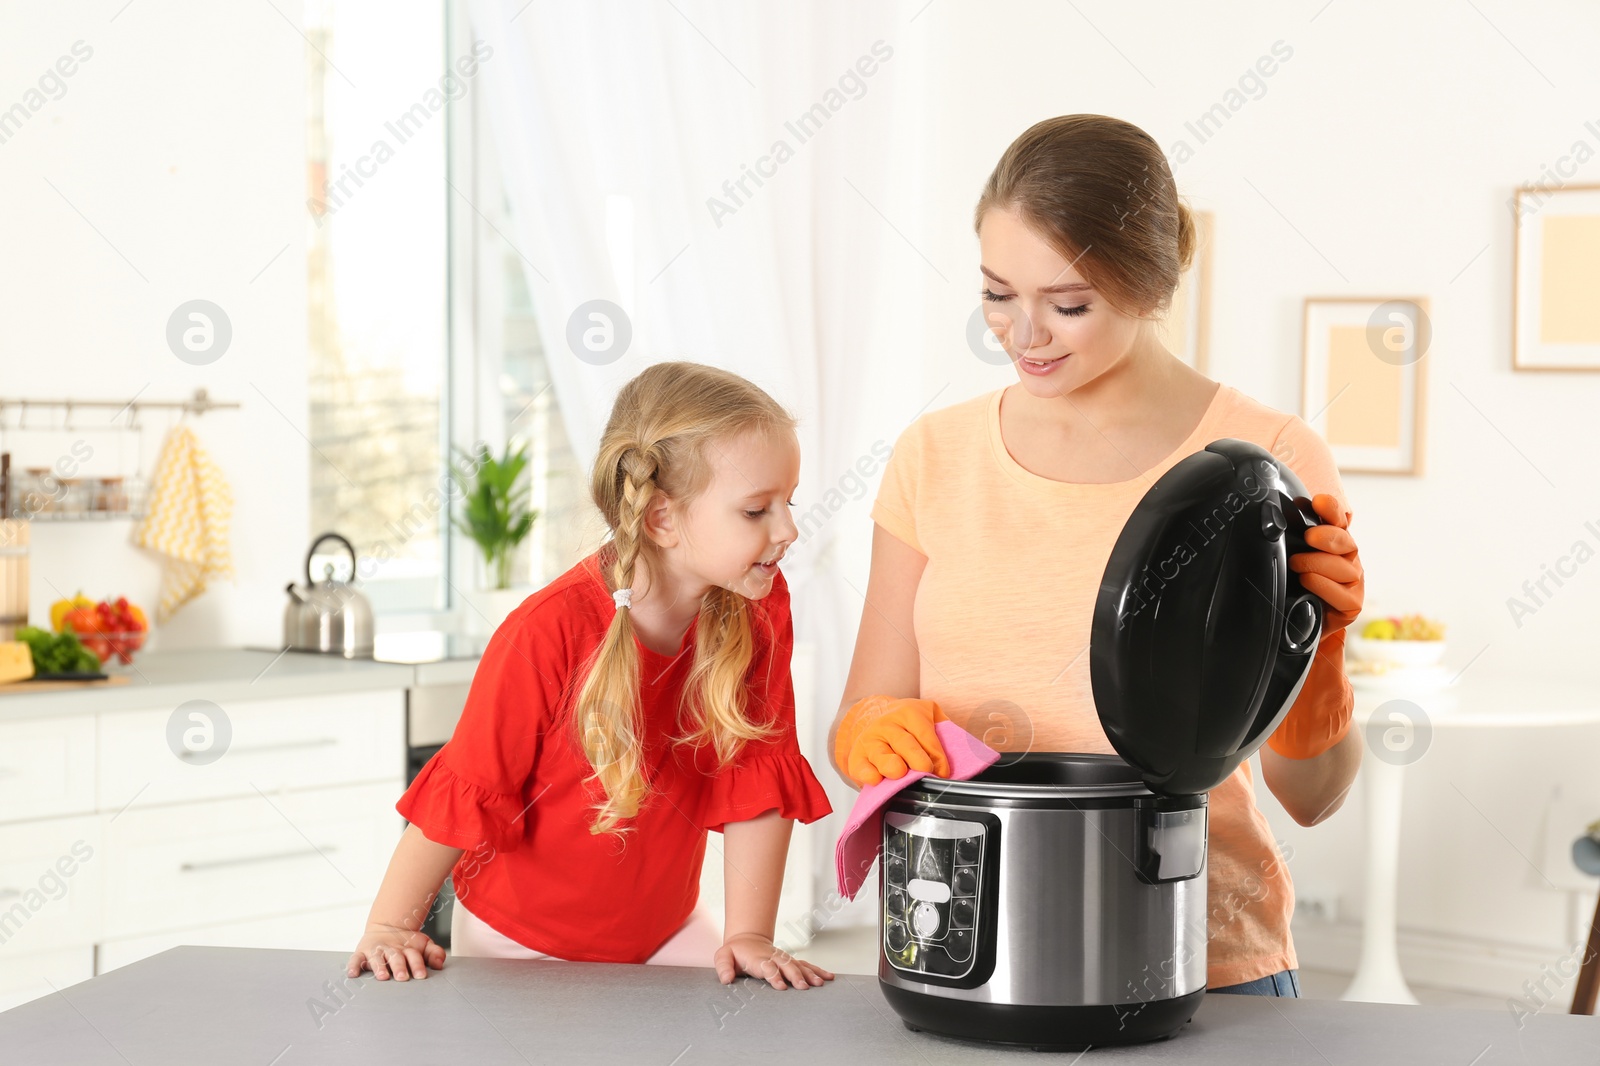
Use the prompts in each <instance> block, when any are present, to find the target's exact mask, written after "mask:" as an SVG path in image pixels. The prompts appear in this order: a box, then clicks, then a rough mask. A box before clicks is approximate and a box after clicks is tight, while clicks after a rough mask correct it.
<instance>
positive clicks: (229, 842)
mask: <svg viewBox="0 0 1600 1066" xmlns="http://www.w3.org/2000/svg"><path fill="white" fill-rule="evenodd" d="M398 795H399V789H398V785H394V786H389V785H357V786H352V787H348V788H324V789H315V790H312V791H308V792H280V793H262V794H261V795H256V796H248V797H242V798H239V799H229V800H218V801H216V802H212V803H186V804H179V805H177V806H172V807H152V808H147V809H139V808H134V809H131V810H129V811H127V812H126V813H124V814H123V815H122V816H121V817H120V818H118V819H117V820H116V821H115V822H111V823H110V824H108V825H107V826H106V831H105V861H104V870H105V881H106V886H107V888H108V891H107V893H106V897H105V935H106V936H107V937H125V936H135V935H138V934H142V933H155V932H161V931H164V930H169V929H182V928H185V927H188V926H199V925H210V924H213V923H216V922H225V921H230V920H236V919H244V918H258V917H264V916H268V915H272V914H282V913H284V912H285V911H292V910H306V909H309V908H311V907H319V906H329V905H334V904H346V903H359V902H361V901H362V900H365V901H367V903H368V904H370V903H371V902H372V899H373V897H374V896H375V895H377V892H378V884H379V882H380V881H381V880H382V879H383V871H384V867H385V866H387V864H388V862H389V857H390V855H392V854H393V853H394V846H395V842H396V841H397V840H398V839H399V837H400V831H401V829H402V825H403V823H402V821H401V818H400V815H398V814H397V813H395V811H394V801H395V799H396V798H397V797H398ZM359 931H360V930H359V928H357V929H353V930H351V935H352V937H354V936H355V935H356V934H357V933H359ZM351 944H352V946H353V945H354V940H353V939H352V941H351Z"/></svg>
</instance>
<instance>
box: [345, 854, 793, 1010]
mask: <svg viewBox="0 0 1600 1066" xmlns="http://www.w3.org/2000/svg"><path fill="white" fill-rule="evenodd" d="M461 850H462V849H460V848H452V847H449V846H447V845H444V844H436V843H434V842H433V841H431V840H429V839H428V838H427V837H425V836H423V835H422V830H421V829H418V828H417V827H416V826H415V825H408V826H406V831H405V832H404V833H402V834H401V835H400V843H399V844H398V845H396V846H395V849H394V858H392V859H390V860H389V869H388V870H387V871H386V872H385V873H384V875H383V884H382V885H380V886H379V887H378V897H377V898H376V899H375V900H373V901H372V911H371V913H370V914H369V915H368V916H367V929H366V932H365V933H364V934H362V937H361V942H360V943H359V944H357V945H356V950H355V953H354V954H352V955H351V956H350V961H349V962H348V963H346V965H345V973H346V974H347V975H348V976H350V977H359V976H360V975H361V971H362V970H371V971H372V975H373V976H374V977H376V978H377V979H378V980H380V981H387V980H388V979H389V977H390V975H391V973H392V974H393V976H394V979H395V980H396V981H405V980H408V979H409V978H411V977H417V978H424V979H425V978H426V977H427V976H428V967H429V966H432V967H433V968H434V969H435V970H437V969H440V968H441V967H443V966H444V948H442V947H440V946H439V945H438V944H435V943H434V942H433V940H432V939H431V938H429V937H428V935H427V934H426V933H423V932H421V931H420V930H421V929H422V923H423V922H424V921H426V920H427V917H428V910H429V908H431V907H432V906H433V900H434V897H436V896H437V895H438V894H439V888H440V886H441V885H443V884H444V879H445V878H446V877H447V876H449V873H450V870H451V868H453V867H454V866H455V864H456V860H457V859H459V858H461ZM779 876H780V877H781V876H782V871H781V870H780V871H779Z"/></svg>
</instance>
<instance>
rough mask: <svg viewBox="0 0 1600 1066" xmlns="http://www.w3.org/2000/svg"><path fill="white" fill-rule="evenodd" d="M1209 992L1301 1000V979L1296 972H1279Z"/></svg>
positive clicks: (1212, 989) (1209, 990)
mask: <svg viewBox="0 0 1600 1066" xmlns="http://www.w3.org/2000/svg"><path fill="white" fill-rule="evenodd" d="M1206 991H1207V992H1221V993H1226V994H1227V995H1231V996H1287V997H1290V998H1293V999H1299V998H1300V978H1299V977H1298V971H1296V970H1279V971H1278V972H1277V973H1274V974H1268V975H1267V976H1266V977H1258V978H1256V979H1255V980H1254V981H1246V982H1245V983H1244V984H1242V985H1228V986H1227V987H1226V988H1208V989H1206Z"/></svg>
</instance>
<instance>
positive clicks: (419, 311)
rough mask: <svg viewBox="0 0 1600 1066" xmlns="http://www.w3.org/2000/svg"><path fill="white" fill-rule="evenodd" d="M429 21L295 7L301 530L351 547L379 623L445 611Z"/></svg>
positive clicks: (442, 356) (439, 118) (440, 285)
mask: <svg viewBox="0 0 1600 1066" xmlns="http://www.w3.org/2000/svg"><path fill="white" fill-rule="evenodd" d="M435 10H436V11H438V9H435ZM438 14H439V17H437V18H434V19H404V18H396V17H395V12H394V10H393V9H392V8H390V7H388V6H386V5H381V4H378V3H373V2H364V3H338V2H335V0H311V2H308V3H307V5H306V37H307V39H308V40H309V41H310V42H311V45H312V47H311V48H310V49H308V50H307V67H308V79H309V86H308V89H309V92H308V95H309V107H308V128H307V135H308V140H307V161H308V166H309V175H308V177H309V186H310V187H309V189H308V192H307V196H308V199H307V211H308V214H309V216H310V219H309V227H310V238H309V247H308V263H307V269H308V277H307V281H308V288H309V293H308V299H309V304H310V318H309V337H308V342H309V348H310V365H309V376H310V381H309V397H310V426H309V431H308V436H309V439H310V442H311V459H310V462H311V525H312V532H313V534H317V533H321V532H324V531H328V530H333V531H336V532H339V533H342V534H344V535H345V536H346V537H347V538H348V539H349V540H350V541H351V542H352V543H353V544H354V545H355V547H356V550H357V551H358V553H359V554H360V555H361V567H360V577H361V579H362V583H363V585H364V587H365V589H366V591H367V595H368V596H369V597H371V599H372V601H373V605H374V607H375V608H376V609H378V610H396V609H413V610H415V609H422V610H427V609H437V608H442V607H444V606H446V603H447V601H446V597H445V582H444V580H443V575H444V572H445V569H444V568H445V560H446V539H445V532H444V531H445V523H446V520H447V517H448V516H447V515H446V514H445V513H444V512H445V510H446V508H445V507H444V506H443V505H444V502H445V498H444V497H443V495H442V494H441V492H440V491H439V490H440V485H439V478H440V475H441V473H442V470H441V455H442V448H441V442H442V441H443V439H444V436H443V430H444V426H445V422H444V410H445V407H444V403H445V401H446V390H445V382H446V368H447V359H446V353H447V343H446V319H445V309H446V306H447V301H446V297H447V292H446V285H447V282H448V275H447V270H446V266H447V263H446V255H445V250H446V246H447V243H446V229H445V226H446V214H445V212H446V204H445V197H444V193H445V190H446V189H447V186H446V185H445V181H444V178H445V174H446V171H445V165H446V161H445V143H446V116H445V114H444V108H443V107H442V106H430V104H433V102H434V98H435V96H436V95H437V89H436V86H437V82H438V79H439V76H440V68H441V56H442V55H443V54H444V19H443V13H442V11H438ZM430 94H432V95H430Z"/></svg>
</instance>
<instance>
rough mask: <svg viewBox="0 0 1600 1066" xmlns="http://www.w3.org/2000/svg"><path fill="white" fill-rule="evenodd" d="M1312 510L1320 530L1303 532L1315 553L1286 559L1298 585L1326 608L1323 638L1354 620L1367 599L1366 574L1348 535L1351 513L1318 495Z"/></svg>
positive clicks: (1325, 495) (1328, 496) (1332, 498)
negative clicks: (1315, 513)
mask: <svg viewBox="0 0 1600 1066" xmlns="http://www.w3.org/2000/svg"><path fill="white" fill-rule="evenodd" d="M1311 509H1312V510H1314V511H1316V512H1317V514H1318V515H1320V516H1321V517H1322V520H1323V522H1324V524H1323V525H1320V526H1312V527H1311V528H1310V529H1308V530H1306V544H1308V545H1309V546H1311V547H1313V548H1315V549H1317V550H1316V551H1310V552H1301V553H1299V554H1298V555H1291V556H1289V569H1290V570H1293V571H1294V572H1295V573H1297V574H1299V575H1300V584H1301V585H1303V586H1304V587H1305V590H1306V591H1307V592H1310V593H1312V594H1314V595H1316V596H1317V597H1318V598H1319V599H1321V600H1322V602H1323V603H1324V604H1326V605H1327V609H1326V610H1324V611H1323V612H1322V632H1323V635H1324V636H1326V635H1328V634H1330V633H1332V632H1334V631H1335V630H1340V629H1343V628H1345V627H1346V626H1348V625H1349V624H1350V623H1351V622H1354V621H1355V620H1356V616H1357V615H1359V614H1360V613H1361V605H1362V602H1363V601H1364V600H1365V598H1366V591H1367V583H1366V573H1365V571H1363V570H1362V568H1361V553H1360V552H1359V551H1358V550H1357V549H1356V542H1355V538H1353V537H1352V536H1351V535H1350V519H1351V518H1353V517H1355V516H1354V514H1353V513H1352V512H1350V511H1346V510H1343V509H1342V508H1340V506H1339V500H1338V498H1337V497H1335V496H1333V495H1331V494H1329V493H1326V492H1319V493H1318V494H1317V495H1315V496H1313V497H1312V498H1311Z"/></svg>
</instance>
